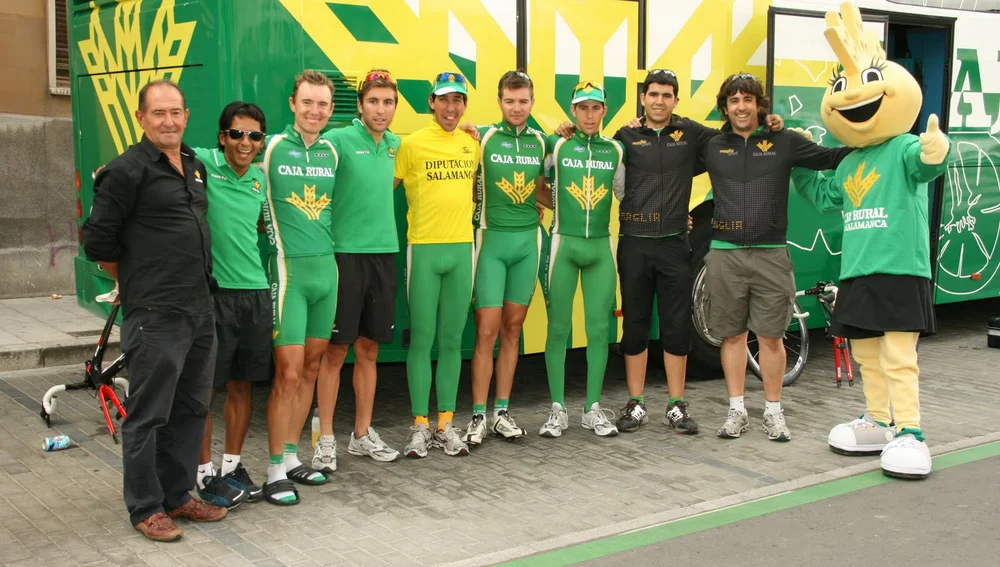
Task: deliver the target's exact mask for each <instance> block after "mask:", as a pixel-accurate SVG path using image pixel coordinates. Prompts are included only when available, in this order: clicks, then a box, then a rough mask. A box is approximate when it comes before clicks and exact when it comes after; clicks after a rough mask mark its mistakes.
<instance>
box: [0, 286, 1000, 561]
mask: <svg viewBox="0 0 1000 567" xmlns="http://www.w3.org/2000/svg"><path fill="white" fill-rule="evenodd" d="M997 312H1000V301H988V302H976V303H973V304H971V305H960V306H951V307H948V306H946V307H942V308H940V309H939V314H940V318H941V321H940V327H941V329H940V334H939V335H937V336H935V337H932V338H930V339H927V340H925V341H923V342H922V343H921V345H920V358H921V367H922V377H921V378H922V390H923V392H922V394H923V395H922V402H923V417H924V425H925V430H926V431H927V433H928V440H929V443H930V444H931V445H932V448H933V447H934V446H941V445H944V444H948V443H955V442H963V441H968V440H970V439H972V441H971V442H976V441H975V439H974V438H977V437H980V436H984V435H988V434H992V433H995V432H997V431H1000V425H998V423H1000V403H998V402H1000V381H998V380H997V374H996V368H997V366H998V365H1000V351H996V350H991V349H987V348H986V333H985V330H986V329H985V326H986V320H987V318H988V317H989V316H990V315H992V314H996V313H997ZM831 353H832V350H831V349H830V348H829V343H828V342H825V341H823V338H822V335H821V334H814V335H813V341H812V348H811V355H810V360H809V364H808V368H807V371H806V373H805V375H804V376H803V377H802V378H800V379H799V381H798V382H797V383H795V384H794V385H793V386H792V387H790V388H787V389H786V390H785V395H784V407H785V415H786V417H787V421H788V423H789V426H790V428H791V430H792V434H793V440H792V442H791V443H784V444H781V443H773V442H769V441H768V440H767V438H766V437H765V436H764V434H763V432H761V431H760V429H759V427H760V416H761V413H762V410H763V394H762V391H761V387H760V383H759V382H758V381H757V380H756V379H754V378H752V377H750V378H748V380H747V386H748V387H747V405H748V409H749V411H750V414H751V418H752V425H753V428H752V429H751V431H750V432H748V433H747V434H745V435H744V437H743V438H741V439H737V440H731V441H724V440H721V439H718V438H717V437H716V436H715V434H714V432H715V429H716V428H717V427H718V426H719V425H720V424H721V422H722V420H723V419H724V416H725V412H726V408H727V405H728V401H727V398H726V393H725V388H724V385H723V382H722V380H721V379H709V378H703V379H695V380H692V381H691V382H690V383H689V386H688V390H687V395H686V399H687V400H688V401H689V403H690V404H691V411H692V415H693V417H695V419H697V420H698V421H699V423H700V424H701V429H702V433H701V434H700V435H698V436H692V437H685V436H681V435H676V434H674V433H672V432H670V431H669V430H668V429H667V427H666V426H664V425H662V423H661V419H662V416H663V412H664V408H665V405H666V401H667V391H666V386H665V383H664V380H663V374H662V372H663V371H662V368H657V367H652V368H651V369H650V373H649V384H648V385H647V391H646V405H647V408H648V409H649V411H650V413H651V417H652V419H651V422H650V424H649V425H648V426H645V427H643V428H642V429H641V430H640V431H639V432H637V433H633V434H623V435H620V436H618V437H617V438H598V437H596V436H594V435H593V433H591V432H589V431H587V430H585V429H583V428H582V427H580V426H579V423H580V415H581V410H582V406H583V403H584V395H585V385H584V379H583V376H584V369H585V360H584V353H583V352H582V351H574V352H572V353H571V354H570V360H569V362H568V365H567V375H568V376H569V380H568V382H569V384H568V386H567V403H568V405H569V406H570V410H571V414H570V415H571V420H570V422H571V425H572V427H571V428H570V429H569V430H568V431H567V432H566V433H565V434H564V435H563V437H562V438H560V439H543V438H541V437H539V436H538V435H537V430H538V427H539V426H540V425H541V424H542V422H543V421H544V420H545V416H546V413H547V411H548V406H549V403H548V393H547V385H546V382H545V373H544V364H543V360H542V357H540V356H532V357H526V358H525V359H523V360H522V363H521V365H520V366H519V368H518V377H517V382H516V384H515V389H514V395H513V400H512V404H513V405H512V413H514V414H515V415H516V417H517V418H518V420H519V423H520V424H521V425H522V426H524V427H526V428H527V429H528V430H529V432H530V436H529V437H528V438H527V439H524V440H522V441H520V442H517V443H506V442H501V441H497V440H489V441H488V442H486V443H485V444H484V445H483V446H481V447H479V448H476V449H475V450H474V451H473V453H472V455H470V456H468V457H465V458H454V457H447V456H445V455H444V454H443V453H441V452H440V451H435V452H432V453H431V455H430V456H429V457H428V458H426V459H423V460H417V461H414V460H400V461H397V462H395V463H389V464H378V463H375V462H373V461H371V460H368V459H364V458H358V457H352V456H350V455H348V454H347V450H346V444H347V440H348V435H349V433H350V429H351V427H352V422H353V399H352V398H353V392H352V390H351V386H350V369H349V368H347V369H345V371H344V374H343V376H344V378H345V379H344V380H343V382H342V388H341V393H340V403H339V406H338V412H337V417H336V430H337V432H338V437H337V440H338V447H339V457H340V458H339V459H338V460H339V463H338V470H337V472H336V473H334V474H333V479H332V481H331V482H330V483H328V484H327V485H325V486H322V487H318V488H308V487H303V488H302V489H301V490H300V491H301V494H302V498H303V502H302V503H301V504H300V505H299V506H295V507H293V508H277V507H275V506H271V505H268V504H266V503H263V502H261V503H255V504H245V505H243V506H242V507H240V508H239V509H237V510H234V511H233V512H232V513H231V515H230V516H229V517H228V518H227V519H226V520H224V521H222V522H220V523H217V524H210V525H193V524H185V525H183V527H184V529H185V536H184V538H183V539H182V540H181V541H180V542H177V543H171V544H156V543H152V542H149V541H147V540H145V539H144V538H143V537H142V535H141V534H139V533H138V532H136V531H135V530H133V529H132V527H131V526H130V525H129V523H128V521H127V516H126V514H125V509H124V505H123V503H122V499H121V451H120V447H119V446H118V445H115V444H114V443H113V442H112V440H111V437H110V436H109V435H108V433H107V430H106V428H105V427H104V425H103V418H102V416H101V414H100V411H99V409H98V406H97V404H96V401H95V399H94V398H93V397H91V396H90V395H89V394H88V393H85V392H70V393H66V394H63V395H62V396H61V397H60V398H59V405H58V408H57V410H56V414H55V416H54V417H53V423H52V428H51V429H47V428H46V427H45V424H44V423H43V422H42V421H41V419H39V416H38V411H39V409H40V400H41V397H42V395H43V393H44V392H45V391H46V389H47V388H49V387H50V386H51V385H53V384H58V383H63V382H68V381H75V380H77V379H78V378H79V375H80V371H81V369H82V364H81V365H80V366H79V367H58V368H46V369H40V370H32V371H20V372H9V373H5V374H0V482H2V483H3V488H2V489H0V550H2V552H0V563H3V564H7V565H49V564H59V565H209V564H216V565H227V566H228V565H245V564H252V565H438V564H445V563H453V562H460V563H464V564H479V563H485V562H489V561H493V560H495V559H496V558H497V557H501V556H502V555H503V554H504V553H507V554H508V555H512V554H513V555H517V554H518V553H522V554H526V553H529V552H530V551H531V550H539V549H545V548H547V547H552V546H555V545H559V544H560V542H563V543H562V544H565V543H566V542H568V541H569V540H570V539H572V538H573V537H578V536H580V534H587V533H590V532H593V531H594V530H595V529H599V530H603V533H605V534H607V533H612V532H614V531H615V530H617V529H619V528H620V529H631V528H632V527H636V526H638V525H642V524H643V523H644V522H645V523H649V522H652V521H654V519H655V518H657V517H662V515H663V513H665V512H671V511H673V512H675V513H676V514H677V515H685V514H689V513H696V512H698V511H702V510H704V509H705V507H710V506H714V505H722V504H720V503H726V502H728V503H735V502H736V501H740V499H748V498H750V497H751V496H752V495H753V494H757V493H760V491H761V490H762V489H769V488H773V489H775V490H778V489H780V488H781V486H782V483H788V482H790V481H801V482H810V480H809V479H810V478H811V477H813V476H816V477H817V478H818V477H820V476H822V475H824V474H836V473H838V471H839V472H840V473H844V471H845V467H853V468H854V469H856V468H858V466H860V467H862V468H865V467H874V466H875V465H876V462H875V461H877V460H872V459H861V460H858V459H849V458H845V457H841V456H838V455H835V454H833V453H832V452H830V451H829V449H828V448H827V446H826V442H825V441H826V435H827V432H828V431H829V429H830V427H831V426H832V425H833V424H836V423H838V422H841V421H843V420H845V419H847V418H851V417H853V416H855V415H857V414H859V413H860V412H861V411H862V409H863V396H862V391H861V385H860V383H859V381H858V383H856V385H855V386H854V387H853V388H848V387H846V385H845V386H844V387H843V388H841V389H837V388H836V387H835V385H834V379H833V374H832V371H833V362H832V354H831ZM380 376H381V382H380V384H379V390H378V398H377V407H376V420H375V424H374V425H375V427H376V428H377V429H378V430H379V431H380V432H381V434H382V437H383V438H384V439H385V440H386V441H388V442H389V443H391V444H393V445H395V446H396V447H397V448H400V449H401V448H402V445H403V444H404V443H405V437H406V433H407V430H408V426H409V425H410V420H409V417H408V415H409V411H408V408H409V403H408V399H407V392H406V386H405V368H404V366H403V365H386V366H385V367H383V368H382V370H381V374H380ZM463 377H464V378H463V385H462V390H461V393H460V397H459V412H458V414H457V415H456V422H457V423H458V424H460V425H464V424H465V422H466V421H467V420H468V418H469V414H470V412H469V409H470V407H471V401H470V397H469V396H470V394H469V388H468V366H466V367H464V368H463ZM623 377H624V370H623V362H622V360H621V359H620V358H618V357H616V356H612V357H611V359H610V362H609V369H608V379H607V381H606V383H605V388H604V394H605V397H604V399H605V405H606V407H607V408H609V409H616V410H617V409H618V407H620V406H621V405H622V404H623V403H624V401H625V400H626V399H627V392H626V388H625V382H624V379H623ZM266 393H267V390H266V389H258V390H255V403H254V415H253V422H252V424H251V432H250V437H249V439H248V441H247V444H246V447H245V449H244V463H245V464H246V465H247V467H248V468H249V470H250V471H251V474H253V475H254V476H255V477H256V478H257V479H259V480H263V476H264V470H265V468H266V460H267V447H266V430H265V423H264V419H265V417H264V407H265V406H264V402H265V397H266ZM431 407H432V408H433V407H434V405H433V401H432V405H431ZM213 409H214V411H215V415H216V418H217V421H216V423H218V424H220V425H219V426H217V428H216V431H215V442H214V448H215V451H216V453H217V454H216V462H218V460H219V457H220V454H221V451H222V440H223V433H224V432H223V431H222V426H221V424H222V419H221V415H219V412H220V411H221V400H216V403H215V404H214V405H213ZM60 433H65V434H68V435H69V436H70V437H71V438H72V439H73V440H74V441H75V442H76V444H77V446H76V447H74V448H72V449H69V450H66V451H60V452H55V453H46V452H43V451H42V439H43V438H44V437H46V436H49V435H56V434H60ZM308 434H309V432H308V427H307V429H306V433H305V435H304V437H303V441H302V444H301V447H303V451H302V453H301V456H302V457H303V458H304V459H305V458H308V457H309V456H311V449H309V448H308V445H309V440H308ZM847 470H848V471H849V470H853V469H847ZM512 550H514V551H512ZM517 550H523V552H520V551H517Z"/></svg>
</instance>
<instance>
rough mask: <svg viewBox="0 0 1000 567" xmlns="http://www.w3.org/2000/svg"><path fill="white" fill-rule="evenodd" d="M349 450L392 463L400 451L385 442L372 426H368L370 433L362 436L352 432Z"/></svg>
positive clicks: (348, 445)
mask: <svg viewBox="0 0 1000 567" xmlns="http://www.w3.org/2000/svg"><path fill="white" fill-rule="evenodd" d="M347 452H348V453H350V454H352V455H356V456H359V457H363V456H368V457H371V458H373V459H375V460H376V461H379V462H380V463H390V462H392V461H395V460H396V459H397V458H398V457H399V451H397V450H395V449H393V448H392V447H390V446H388V445H386V444H385V441H382V438H381V437H379V436H378V433H375V430H374V429H372V428H371V427H369V428H368V435H364V436H362V437H361V438H358V437H355V436H354V433H353V432H352V433H351V442H350V443H348V444H347Z"/></svg>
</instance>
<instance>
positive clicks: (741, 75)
mask: <svg viewBox="0 0 1000 567" xmlns="http://www.w3.org/2000/svg"><path fill="white" fill-rule="evenodd" d="M733 79H748V80H751V81H756V80H757V77H755V76H753V75H751V74H750V73H736V74H733V75H730V76H729V78H728V79H726V80H727V81H731V80H733Z"/></svg>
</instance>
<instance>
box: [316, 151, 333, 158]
mask: <svg viewBox="0 0 1000 567" xmlns="http://www.w3.org/2000/svg"><path fill="white" fill-rule="evenodd" d="M313 157H318V158H324V157H330V154H322V153H319V152H316V153H314V154H313Z"/></svg>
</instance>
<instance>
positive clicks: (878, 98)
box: [821, 2, 923, 148]
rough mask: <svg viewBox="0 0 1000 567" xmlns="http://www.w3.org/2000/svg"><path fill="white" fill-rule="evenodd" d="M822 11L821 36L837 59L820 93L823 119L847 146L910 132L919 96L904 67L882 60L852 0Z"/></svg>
mask: <svg viewBox="0 0 1000 567" xmlns="http://www.w3.org/2000/svg"><path fill="white" fill-rule="evenodd" d="M840 12H841V14H843V19H841V16H840V15H838V14H837V13H836V12H828V13H827V14H826V23H827V29H826V32H825V35H826V39H827V41H828V42H829V43H830V47H832V48H833V51H834V53H836V54H837V59H839V60H840V69H835V71H834V74H833V77H832V78H831V79H830V86H829V88H827V90H826V93H825V94H824V95H823V103H822V108H821V116H822V117H823V124H825V125H826V127H827V129H828V130H829V131H830V132H831V133H833V135H834V136H836V137H837V139H838V140H840V142H841V143H842V144H844V145H846V146H851V147H855V148H862V147H865V146H873V145H877V144H881V143H882V142H884V141H886V140H888V139H890V138H893V137H895V136H898V135H900V134H905V133H906V132H909V131H910V128H911V127H912V126H913V123H914V121H916V119H917V115H918V114H919V113H920V105H921V104H922V103H923V95H922V93H921V92H920V85H919V84H917V81H916V79H914V78H913V76H912V75H910V73H909V72H907V71H906V69H904V68H903V67H901V66H899V65H898V64H896V63H893V62H892V61H886V59H885V51H884V50H883V49H882V46H881V45H880V44H879V41H878V36H877V34H876V33H875V32H873V31H865V30H864V28H863V27H862V21H861V12H860V11H858V9H857V8H856V7H854V6H853V5H852V4H851V3H849V2H845V3H844V4H842V5H841V7H840Z"/></svg>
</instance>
